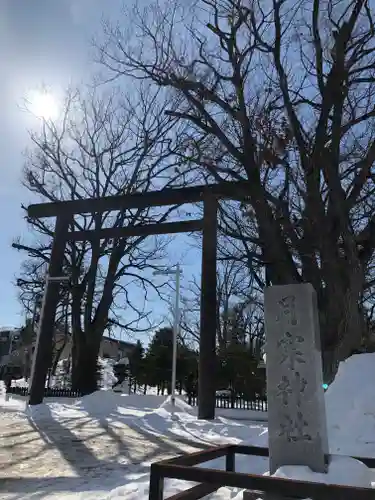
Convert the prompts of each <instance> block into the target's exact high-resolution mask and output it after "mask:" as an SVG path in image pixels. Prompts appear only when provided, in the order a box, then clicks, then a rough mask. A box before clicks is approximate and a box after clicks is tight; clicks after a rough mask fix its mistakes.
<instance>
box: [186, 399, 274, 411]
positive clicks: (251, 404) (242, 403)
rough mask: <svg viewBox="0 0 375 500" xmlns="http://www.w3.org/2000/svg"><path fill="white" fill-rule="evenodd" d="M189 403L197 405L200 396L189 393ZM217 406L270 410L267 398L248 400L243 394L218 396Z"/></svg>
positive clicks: (235, 408) (233, 408) (234, 408)
mask: <svg viewBox="0 0 375 500" xmlns="http://www.w3.org/2000/svg"><path fill="white" fill-rule="evenodd" d="M187 403H188V404H189V405H190V406H197V405H198V397H197V396H191V395H188V396H187ZM215 407H216V408H226V409H232V410H252V411H263V412H266V411H267V410H268V404H267V399H261V398H256V399H255V400H253V401H248V400H246V399H244V398H243V397H241V396H216V401H215Z"/></svg>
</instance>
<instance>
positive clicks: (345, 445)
mask: <svg viewBox="0 0 375 500" xmlns="http://www.w3.org/2000/svg"><path fill="white" fill-rule="evenodd" d="M374 380H375V353H369V354H354V355H353V356H351V357H350V358H348V359H347V360H345V361H343V362H342V363H340V366H339V369H338V372H337V375H336V378H335V380H334V381H333V383H332V384H331V386H330V387H329V388H328V390H327V392H326V413H327V425H328V437H329V445H330V452H331V453H332V454H336V453H337V454H340V455H352V456H362V457H375V397H374V396H375V387H374Z"/></svg>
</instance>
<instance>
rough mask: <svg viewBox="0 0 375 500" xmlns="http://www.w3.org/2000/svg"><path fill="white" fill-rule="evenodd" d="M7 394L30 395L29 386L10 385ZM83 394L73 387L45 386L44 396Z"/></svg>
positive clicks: (79, 395) (76, 395) (63, 396)
mask: <svg viewBox="0 0 375 500" xmlns="http://www.w3.org/2000/svg"><path fill="white" fill-rule="evenodd" d="M6 393H7V394H14V395H16V396H28V395H29V388H28V387H10V388H9V389H7V391H6ZM81 396H82V394H81V392H79V391H73V390H72V389H56V388H45V389H44V397H46V398H79V397H81Z"/></svg>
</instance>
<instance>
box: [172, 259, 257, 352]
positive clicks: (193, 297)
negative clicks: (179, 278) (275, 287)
mask: <svg viewBox="0 0 375 500" xmlns="http://www.w3.org/2000/svg"><path fill="white" fill-rule="evenodd" d="M260 299H261V297H260V295H259V293H258V292H257V290H256V288H255V287H254V288H253V286H252V278H251V275H249V273H248V270H247V268H246V267H245V266H244V265H243V262H241V261H240V260H239V259H238V260H237V259H236V258H235V255H232V258H231V259H230V260H228V259H225V260H223V261H221V260H220V257H219V265H218V273H217V311H216V324H217V325H218V328H217V339H216V343H217V347H218V349H221V348H223V347H225V346H226V345H227V344H228V343H230V342H231V340H232V338H231V337H230V336H231V320H232V317H233V315H235V316H237V318H239V317H241V321H242V324H243V328H244V333H245V339H244V340H245V342H246V343H247V344H248V343H251V342H253V341H254V340H255V339H256V338H259V339H261V337H263V334H264V329H263V314H262V312H263V307H262V304H261V300H260ZM199 313H200V285H199V284H198V283H197V282H196V281H195V280H193V282H192V283H191V285H190V290H189V293H188V295H187V296H186V297H185V299H184V301H183V309H182V317H181V330H182V334H183V336H184V337H183V338H185V341H190V342H193V343H196V342H199V332H200V327H199V323H200V321H199Z"/></svg>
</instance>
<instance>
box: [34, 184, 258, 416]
mask: <svg viewBox="0 0 375 500" xmlns="http://www.w3.org/2000/svg"><path fill="white" fill-rule="evenodd" d="M248 193H249V188H248V183H247V182H245V181H244V182H223V183H220V184H212V185H202V186H192V187H183V188H171V189H162V190H160V191H151V192H146V193H134V194H127V195H119V196H108V197H103V198H90V199H79V200H71V201H62V202H52V203H40V204H35V205H30V206H29V207H28V210H27V214H28V218H29V219H40V218H45V217H56V223H55V231H54V238H53V244H52V251H51V256H50V261H49V268H48V276H50V277H51V278H52V280H51V283H50V285H49V286H48V287H47V291H46V296H45V303H44V312H43V315H42V316H43V317H42V318H41V322H40V326H39V328H40V330H39V341H38V346H37V347H36V349H35V356H36V358H35V361H34V366H35V371H34V376H33V379H32V383H31V387H30V400H29V403H30V405H36V404H40V403H42V401H43V397H44V387H45V380H46V376H47V372H48V365H49V361H50V359H49V358H50V353H51V349H52V340H53V339H52V332H53V329H54V323H55V315H56V308H57V304H58V300H59V286H60V284H59V282H58V280H56V281H54V280H53V278H54V277H58V276H60V275H61V273H62V265H63V258H64V253H65V247H66V243H67V241H85V240H89V241H95V240H97V239H107V238H123V237H130V236H149V235H157V234H173V233H186V232H194V231H202V235H203V238H202V240H203V242H202V278H201V314H200V318H201V321H200V332H201V333H200V339H199V382H198V418H201V419H213V418H214V417H215V389H216V388H215V375H214V374H215V368H216V330H217V324H216V323H217V321H216V260H217V256H216V254H217V207H218V200H219V199H223V198H226V199H233V200H244V199H246V197H247V196H248ZM198 202H203V218H201V219H194V220H187V221H179V222H165V223H155V224H139V225H132V226H127V227H115V228H103V229H100V230H94V229H93V230H84V231H81V230H80V231H78V230H74V229H73V230H72V228H74V216H75V215H78V214H85V213H103V212H110V211H114V210H119V211H121V210H125V209H142V208H148V207H162V206H173V205H177V206H180V205H183V204H186V203H198Z"/></svg>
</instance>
